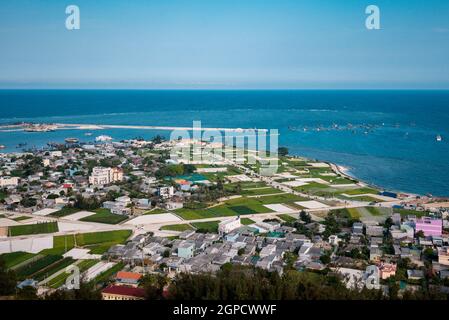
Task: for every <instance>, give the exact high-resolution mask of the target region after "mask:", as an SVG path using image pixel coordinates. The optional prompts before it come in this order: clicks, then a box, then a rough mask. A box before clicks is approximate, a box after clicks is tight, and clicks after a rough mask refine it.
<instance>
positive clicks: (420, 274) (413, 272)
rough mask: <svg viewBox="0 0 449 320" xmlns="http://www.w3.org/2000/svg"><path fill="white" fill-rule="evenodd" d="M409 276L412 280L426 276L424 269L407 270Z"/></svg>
mask: <svg viewBox="0 0 449 320" xmlns="http://www.w3.org/2000/svg"><path fill="white" fill-rule="evenodd" d="M407 277H408V278H409V279H410V280H420V279H422V278H424V272H423V271H422V270H407Z"/></svg>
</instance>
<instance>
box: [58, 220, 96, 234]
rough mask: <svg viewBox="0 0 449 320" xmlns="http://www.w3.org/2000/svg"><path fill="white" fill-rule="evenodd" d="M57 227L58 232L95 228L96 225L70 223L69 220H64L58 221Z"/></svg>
mask: <svg viewBox="0 0 449 320" xmlns="http://www.w3.org/2000/svg"><path fill="white" fill-rule="evenodd" d="M58 227H59V231H60V232H67V231H84V230H92V229H96V226H94V225H90V224H87V223H84V224H81V223H71V222H64V221H59V222H58Z"/></svg>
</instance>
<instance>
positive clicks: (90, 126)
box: [55, 123, 268, 132]
mask: <svg viewBox="0 0 449 320" xmlns="http://www.w3.org/2000/svg"><path fill="white" fill-rule="evenodd" d="M55 125H56V126H58V128H57V129H69V128H72V129H80V130H88V129H97V130H98V129H146V130H169V131H172V130H187V131H225V132H245V131H246V130H254V131H261V132H268V129H242V128H206V127H199V128H195V127H171V126H145V125H112V124H99V125H96V124H81V123H80V124H78V123H55Z"/></svg>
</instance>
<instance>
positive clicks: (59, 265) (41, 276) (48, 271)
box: [33, 258, 74, 281]
mask: <svg viewBox="0 0 449 320" xmlns="http://www.w3.org/2000/svg"><path fill="white" fill-rule="evenodd" d="M73 262H74V260H73V259H72V258H63V259H61V260H58V261H56V262H55V263H53V264H51V265H50V266H48V267H46V268H45V269H43V270H40V271H39V272H37V273H35V274H34V275H33V279H35V280H37V281H42V280H45V279H46V278H48V277H50V276H51V275H52V274H55V273H56V272H58V271H59V270H62V269H64V268H66V267H68V266H69V265H71V264H72V263H73Z"/></svg>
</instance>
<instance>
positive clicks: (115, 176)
mask: <svg viewBox="0 0 449 320" xmlns="http://www.w3.org/2000/svg"><path fill="white" fill-rule="evenodd" d="M122 180H123V170H122V169H120V168H103V167H95V168H93V170H92V174H91V175H90V177H89V183H90V184H93V185H96V186H98V185H105V184H109V183H112V182H116V181H122Z"/></svg>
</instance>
